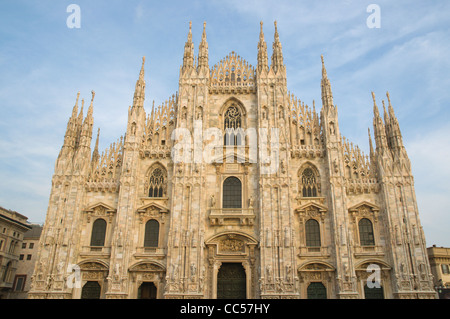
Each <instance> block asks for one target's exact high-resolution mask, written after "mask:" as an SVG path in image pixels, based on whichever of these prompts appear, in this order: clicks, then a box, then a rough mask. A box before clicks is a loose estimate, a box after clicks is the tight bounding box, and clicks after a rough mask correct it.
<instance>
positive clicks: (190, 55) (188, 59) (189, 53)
mask: <svg viewBox="0 0 450 319" xmlns="http://www.w3.org/2000/svg"><path fill="white" fill-rule="evenodd" d="M193 66H194V44H193V43H192V22H191V21H190V22H189V33H188V38H187V41H186V44H185V45H184V55H183V70H186V69H188V68H192V67H193Z"/></svg>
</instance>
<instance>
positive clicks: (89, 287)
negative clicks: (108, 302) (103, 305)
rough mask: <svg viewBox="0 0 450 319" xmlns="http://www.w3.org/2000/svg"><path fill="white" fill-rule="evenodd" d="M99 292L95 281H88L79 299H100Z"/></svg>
mask: <svg viewBox="0 0 450 319" xmlns="http://www.w3.org/2000/svg"><path fill="white" fill-rule="evenodd" d="M101 290H102V289H101V287H100V284H99V283H98V282H97V281H88V282H87V283H86V284H85V285H84V286H83V289H82V290H81V299H100V293H101Z"/></svg>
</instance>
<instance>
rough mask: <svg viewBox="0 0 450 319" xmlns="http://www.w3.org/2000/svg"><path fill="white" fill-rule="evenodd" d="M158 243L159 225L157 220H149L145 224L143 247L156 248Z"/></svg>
mask: <svg viewBox="0 0 450 319" xmlns="http://www.w3.org/2000/svg"><path fill="white" fill-rule="evenodd" d="M158 241H159V223H158V221H157V220H154V219H150V220H149V221H148V222H147V223H146V224H145V236H144V247H158Z"/></svg>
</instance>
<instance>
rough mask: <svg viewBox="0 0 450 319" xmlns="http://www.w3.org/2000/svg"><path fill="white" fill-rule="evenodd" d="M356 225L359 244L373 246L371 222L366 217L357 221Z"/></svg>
mask: <svg viewBox="0 0 450 319" xmlns="http://www.w3.org/2000/svg"><path fill="white" fill-rule="evenodd" d="M358 226H359V241H360V244H361V246H374V245H375V238H374V235H373V227H372V222H371V221H370V220H368V219H367V218H363V219H361V220H360V221H359V223H358Z"/></svg>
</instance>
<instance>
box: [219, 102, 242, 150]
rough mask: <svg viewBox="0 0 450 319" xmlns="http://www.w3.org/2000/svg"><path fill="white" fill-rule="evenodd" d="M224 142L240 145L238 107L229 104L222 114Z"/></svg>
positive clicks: (240, 119) (240, 131)
mask: <svg viewBox="0 0 450 319" xmlns="http://www.w3.org/2000/svg"><path fill="white" fill-rule="evenodd" d="M223 126H224V144H225V145H242V136H243V134H242V133H243V131H242V116H241V112H240V111H239V109H238V107H237V106H235V105H232V106H230V107H229V108H228V109H227V111H226V112H225V114H224V124H223Z"/></svg>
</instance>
